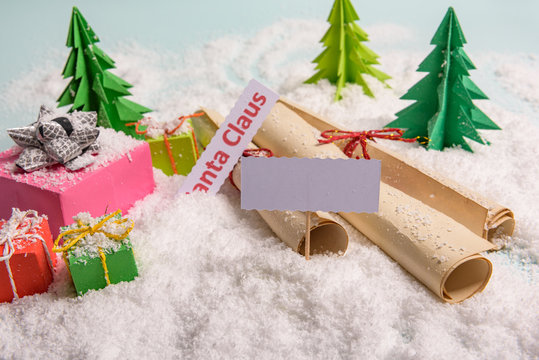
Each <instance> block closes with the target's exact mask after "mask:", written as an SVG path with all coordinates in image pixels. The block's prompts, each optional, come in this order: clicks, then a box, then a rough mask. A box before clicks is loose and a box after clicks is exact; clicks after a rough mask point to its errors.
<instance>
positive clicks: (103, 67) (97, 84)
mask: <svg viewBox="0 0 539 360" xmlns="http://www.w3.org/2000/svg"><path fill="white" fill-rule="evenodd" d="M96 42H99V39H98V37H97V36H96V34H95V33H94V31H93V30H92V28H91V27H90V26H89V25H88V23H87V22H86V19H84V17H83V16H82V14H81V13H80V11H79V10H78V9H77V8H76V7H73V12H72V15H71V23H70V25H69V33H68V36H67V43H66V45H67V46H68V47H71V48H72V49H71V53H70V54H69V58H68V59H67V62H66V64H65V67H64V70H63V72H62V75H64V78H68V77H72V79H71V82H70V83H69V85H68V86H67V87H66V88H65V90H64V92H63V93H62V95H61V96H60V98H59V99H58V107H61V106H65V105H69V104H73V105H72V107H71V109H70V111H74V110H82V111H97V113H98V120H97V125H98V126H103V127H111V128H113V129H115V130H121V131H123V132H125V133H126V134H128V135H131V136H134V137H137V138H141V137H142V135H138V134H136V132H135V127H134V126H131V127H126V126H125V125H126V124H127V123H131V122H136V121H138V120H140V119H141V118H142V114H144V113H146V112H149V111H151V110H150V109H148V108H146V107H144V106H141V105H139V104H136V103H134V102H132V101H129V100H127V99H125V98H124V96H128V95H131V93H130V92H129V91H128V90H127V89H128V88H130V87H132V85H130V84H129V83H127V82H126V81H124V80H122V79H120V78H119V77H118V76H116V75H114V74H112V73H111V72H109V71H108V69H113V68H114V61H113V60H112V59H111V58H110V57H108V55H107V54H105V53H104V52H103V50H101V49H100V48H99V47H97V45H95V43H96Z"/></svg>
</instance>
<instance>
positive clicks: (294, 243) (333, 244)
mask: <svg viewBox="0 0 539 360" xmlns="http://www.w3.org/2000/svg"><path fill="white" fill-rule="evenodd" d="M203 111H204V112H205V113H206V115H207V116H205V117H202V118H200V121H197V127H196V132H197V133H196V136H197V138H198V139H199V140H200V141H201V143H202V144H203V145H204V146H206V145H207V144H208V143H209V142H210V140H211V137H212V136H213V134H215V132H216V131H217V125H221V124H222V123H223V122H224V121H225V118H224V117H223V116H221V115H220V114H219V113H217V112H215V111H212V110H209V109H203ZM197 120H198V119H197ZM250 147H251V148H256V146H255V145H253V144H251V145H250ZM232 179H233V181H234V184H235V185H236V186H237V187H238V188H239V189H241V163H238V164H237V165H236V166H235V167H234V170H233V171H232ZM257 212H258V213H259V214H260V216H261V217H262V219H264V221H265V222H266V223H267V224H268V226H269V227H270V228H271V229H272V230H273V232H274V233H275V234H276V235H277V237H278V238H279V239H281V241H282V242H284V243H285V244H286V245H288V246H289V247H291V248H292V250H294V251H296V252H298V253H300V254H301V255H305V228H306V227H305V224H306V222H307V218H306V215H305V213H303V212H301V211H268V210H257ZM333 218H334V216H333V215H331V214H329V213H327V212H323V211H317V212H313V213H312V215H311V227H310V239H311V241H310V242H311V247H310V251H309V253H310V254H311V255H313V254H323V253H325V252H331V253H335V254H339V255H344V253H346V249H347V248H348V233H347V232H346V230H345V229H344V228H343V227H342V226H341V225H339V224H338V223H337V222H336V221H335V220H334V219H333Z"/></svg>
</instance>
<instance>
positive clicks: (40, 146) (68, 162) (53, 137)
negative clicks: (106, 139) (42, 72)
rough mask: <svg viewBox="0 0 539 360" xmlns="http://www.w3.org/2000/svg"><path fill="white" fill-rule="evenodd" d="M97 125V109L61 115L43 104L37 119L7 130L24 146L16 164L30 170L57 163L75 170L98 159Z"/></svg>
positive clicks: (12, 137) (16, 141)
mask: <svg viewBox="0 0 539 360" xmlns="http://www.w3.org/2000/svg"><path fill="white" fill-rule="evenodd" d="M96 124H97V113H96V112H94V111H91V112H82V111H75V112H73V113H71V114H57V113H55V112H54V111H52V110H51V109H49V108H47V107H46V106H45V105H42V106H41V108H40V109H39V116H38V118H37V121H36V122H34V123H33V124H30V125H28V126H24V127H19V128H13V129H8V130H7V133H8V135H9V136H10V137H11V139H13V141H15V143H16V144H17V145H19V146H21V147H23V148H24V149H23V151H22V152H21V154H20V155H19V158H18V159H17V161H16V162H15V164H16V165H17V166H18V167H20V168H21V169H23V170H24V171H27V172H30V171H34V170H38V169H41V168H43V167H46V166H49V165H52V164H56V163H60V164H63V165H64V166H65V167H66V168H68V169H69V170H71V171H75V170H79V169H82V168H84V167H86V166H88V165H90V164H91V163H93V162H94V157H93V156H92V154H93V153H95V152H96V151H97V150H98V149H99V146H98V145H97V143H96V142H95V141H96V139H97V137H98V136H99V130H98V129H97V128H96Z"/></svg>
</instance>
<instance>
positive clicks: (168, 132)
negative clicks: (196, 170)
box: [125, 112, 204, 174]
mask: <svg viewBox="0 0 539 360" xmlns="http://www.w3.org/2000/svg"><path fill="white" fill-rule="evenodd" d="M202 115H204V113H203V112H198V113H195V114H191V115H186V116H180V117H179V118H178V120H180V123H179V124H178V125H177V126H176V127H175V128H174V129H172V130H165V132H164V133H163V141H164V142H165V148H166V149H167V154H168V159H169V161H170V166H171V167H172V171H173V172H174V174H178V169H177V168H176V161H175V160H174V156H173V155H172V149H171V148H170V142H169V141H168V135H173V134H174V133H175V132H176V130H178V129H179V128H180V127H181V126H182V125H183V123H184V122H185V120H187V119H190V118H194V117H199V116H202ZM145 119H146V118H143V119H141V120H139V121H137V122H131V123H127V124H125V126H134V127H135V132H136V133H137V134H139V135H143V134H146V133H147V132H148V127H147V126H146V128H145V129H144V130H140V129H139V127H140V126H141V125H142V122H143V121H144V120H145ZM191 136H192V137H193V142H194V145H195V160H198V158H199V157H200V153H199V152H198V145H197V138H196V136H195V132H194V130H193V129H192V128H191Z"/></svg>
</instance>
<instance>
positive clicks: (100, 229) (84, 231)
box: [52, 210, 135, 252]
mask: <svg viewBox="0 0 539 360" xmlns="http://www.w3.org/2000/svg"><path fill="white" fill-rule="evenodd" d="M120 213H121V210H117V211H115V212H113V213H112V214H109V215H107V216H105V217H104V218H103V219H101V221H99V222H98V223H97V224H95V225H94V226H90V225H84V224H83V223H82V221H81V220H80V219H78V220H77V226H78V228H76V229H70V230H67V231H64V232H62V233H61V234H60V235H58V238H57V239H56V241H55V242H54V247H53V249H52V251H54V252H66V251H67V250H69V249H70V248H71V247H73V246H74V245H76V244H77V243H78V242H79V241H80V240H81V239H83V238H84V237H86V236H88V235H94V234H95V233H102V234H103V235H105V236H106V237H108V238H110V239H113V240H116V241H122V240H124V239H125V238H126V237H127V236H128V235H129V233H130V232H131V230H133V227H134V225H135V224H134V222H133V220H130V219H116V220H114V221H111V220H112V219H113V218H114V217H115V216H116V215H118V214H120ZM126 222H128V223H129V224H125V223H126ZM106 225H118V226H120V227H123V229H122V230H123V232H122V233H121V234H116V233H111V232H108V231H106V229H105V228H104V227H105V226H106ZM64 238H65V239H67V242H66V241H65V240H64V241H62V245H60V241H61V240H62V239H64Z"/></svg>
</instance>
